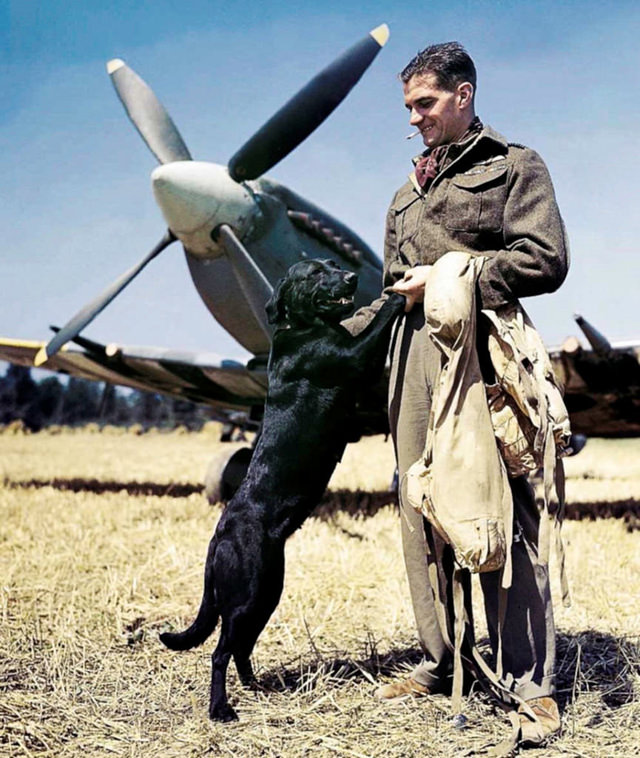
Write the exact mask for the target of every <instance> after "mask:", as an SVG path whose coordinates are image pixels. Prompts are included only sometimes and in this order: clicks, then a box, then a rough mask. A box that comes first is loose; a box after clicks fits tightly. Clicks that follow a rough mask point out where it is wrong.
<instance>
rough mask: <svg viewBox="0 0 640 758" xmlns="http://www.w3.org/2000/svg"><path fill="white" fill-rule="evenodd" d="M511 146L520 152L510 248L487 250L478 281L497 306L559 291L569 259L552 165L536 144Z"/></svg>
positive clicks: (511, 191) (507, 232) (510, 208)
mask: <svg viewBox="0 0 640 758" xmlns="http://www.w3.org/2000/svg"><path fill="white" fill-rule="evenodd" d="M511 149H512V150H514V151H517V153H516V156H515V160H514V162H513V165H512V168H511V173H510V176H509V178H508V180H507V181H508V186H507V198H506V204H505V209H504V221H503V239H504V243H505V249H503V250H496V251H490V252H488V253H487V255H488V257H489V260H487V262H486V263H485V265H484V267H483V269H482V272H481V274H480V277H479V281H478V284H479V293H480V299H481V305H482V307H483V308H490V309H493V310H495V309H496V308H498V307H499V306H501V305H505V304H506V303H512V302H514V301H515V300H517V299H519V298H521V297H529V296H531V295H540V294H543V293H545V292H553V291H554V290H556V289H557V288H558V287H559V286H560V285H561V284H562V282H563V281H564V279H565V277H566V275H567V269H568V265H569V253H568V246H567V241H566V234H565V228H564V224H563V221H562V218H561V217H560V211H559V210H558V206H557V204H556V197H555V192H554V190H553V185H552V183H551V177H550V176H549V172H548V170H547V167H546V166H545V164H544V162H543V161H542V159H541V158H540V156H539V155H538V154H537V153H536V152H534V151H533V150H530V149H528V148H521V147H512V148H511Z"/></svg>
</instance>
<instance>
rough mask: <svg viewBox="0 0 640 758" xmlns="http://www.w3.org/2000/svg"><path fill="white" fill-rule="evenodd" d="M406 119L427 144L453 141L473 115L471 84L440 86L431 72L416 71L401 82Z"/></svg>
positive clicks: (437, 144) (457, 137)
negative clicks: (451, 87) (446, 88)
mask: <svg viewBox="0 0 640 758" xmlns="http://www.w3.org/2000/svg"><path fill="white" fill-rule="evenodd" d="M403 90H404V103H405V106H406V108H407V110H408V111H409V112H410V114H411V115H410V117H409V123H410V124H411V126H415V127H416V128H417V129H419V130H420V133H421V134H422V140H423V142H424V144H425V145H426V146H427V147H430V148H434V147H438V146H439V145H447V144H449V143H450V142H455V141H456V140H457V139H459V138H460V137H462V135H463V134H464V133H465V131H466V130H467V128H468V126H469V124H470V123H471V120H472V119H473V116H474V112H473V103H472V95H473V86H472V85H471V84H469V82H464V83H463V84H459V85H458V86H457V87H456V89H455V91H454V92H448V91H447V90H443V89H440V88H439V87H438V84H437V80H436V77H435V75H434V74H429V73H426V74H416V76H412V77H411V79H409V81H408V82H406V84H404V85H403Z"/></svg>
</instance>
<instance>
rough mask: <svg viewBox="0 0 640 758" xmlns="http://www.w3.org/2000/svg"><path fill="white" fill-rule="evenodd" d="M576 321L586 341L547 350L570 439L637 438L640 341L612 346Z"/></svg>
mask: <svg viewBox="0 0 640 758" xmlns="http://www.w3.org/2000/svg"><path fill="white" fill-rule="evenodd" d="M575 319H576V322H577V324H578V326H579V327H580V329H581V330H582V332H583V334H584V335H585V337H586V338H587V341H588V342H589V346H590V347H589V349H585V348H584V347H583V346H582V345H581V344H580V342H579V340H578V339H577V338H576V337H568V338H567V339H566V340H565V342H564V344H563V345H562V346H561V347H560V348H556V349H552V350H550V356H551V360H552V363H553V369H554V372H555V374H556V376H557V377H558V379H559V380H560V383H561V384H562V386H563V387H564V400H565V403H566V406H567V410H568V411H569V416H570V419H571V430H572V432H573V433H574V434H582V435H585V436H588V437H639V436H640V342H638V341H633V342H618V343H611V342H609V340H608V339H607V338H606V337H605V336H604V335H603V334H601V333H600V332H599V331H598V330H597V329H596V328H595V327H594V326H592V325H591V324H590V323H589V322H588V321H587V320H586V319H584V318H583V317H582V316H580V315H576V316H575Z"/></svg>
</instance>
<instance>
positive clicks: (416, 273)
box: [391, 266, 431, 313]
mask: <svg viewBox="0 0 640 758" xmlns="http://www.w3.org/2000/svg"><path fill="white" fill-rule="evenodd" d="M430 271H431V266H414V268H410V269H409V270H408V271H405V274H404V279H402V281H400V282H396V283H395V284H394V285H393V287H391V291H392V292H398V293H399V294H401V295H404V296H405V297H406V299H407V302H406V304H405V306H404V310H405V313H408V312H409V311H410V310H411V309H412V308H413V306H414V305H415V304H416V303H421V302H422V301H423V300H424V285H425V283H426V281H427V278H428V276H429V272H430Z"/></svg>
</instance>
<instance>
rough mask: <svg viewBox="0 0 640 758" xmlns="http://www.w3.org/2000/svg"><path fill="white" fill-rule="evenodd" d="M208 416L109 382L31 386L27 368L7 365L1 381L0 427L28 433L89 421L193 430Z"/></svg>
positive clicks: (52, 380)
mask: <svg viewBox="0 0 640 758" xmlns="http://www.w3.org/2000/svg"><path fill="white" fill-rule="evenodd" d="M209 418H210V414H209V412H208V410H207V409H206V408H203V407H202V406H199V405H196V404H195V403H192V402H190V401H189V400H181V399H177V398H169V397H165V396H163V395H159V394H157V393H154V392H140V391H138V390H131V391H128V390H127V391H122V390H119V389H118V388H116V387H115V386H114V385H112V384H104V385H100V384H98V383H97V382H92V381H89V380H87V379H79V378H77V377H70V378H69V380H68V381H67V382H61V381H60V379H58V377H56V376H50V377H47V378H46V379H43V380H41V381H39V382H36V381H35V380H34V379H33V377H32V376H31V369H30V368H29V367H28V366H16V365H13V364H10V365H9V367H8V368H7V371H6V373H5V375H4V376H1V377H0V425H6V424H10V423H11V422H12V421H17V420H19V421H22V422H23V423H24V425H25V426H27V427H28V428H29V429H31V430H32V431H38V430H39V429H42V428H43V427H46V426H49V425H51V424H60V425H64V426H81V425H83V424H86V423H89V422H94V423H100V424H112V425H116V426H128V425H130V424H141V425H142V426H143V427H144V428H148V427H151V426H157V427H165V428H173V427H175V426H179V425H183V426H186V427H187V428H188V429H192V430H197V429H200V427H201V426H202V425H203V424H204V423H205V422H206V421H208V420H209Z"/></svg>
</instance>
